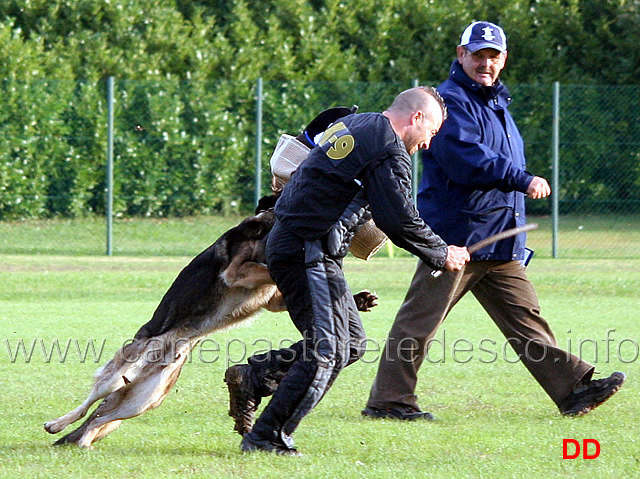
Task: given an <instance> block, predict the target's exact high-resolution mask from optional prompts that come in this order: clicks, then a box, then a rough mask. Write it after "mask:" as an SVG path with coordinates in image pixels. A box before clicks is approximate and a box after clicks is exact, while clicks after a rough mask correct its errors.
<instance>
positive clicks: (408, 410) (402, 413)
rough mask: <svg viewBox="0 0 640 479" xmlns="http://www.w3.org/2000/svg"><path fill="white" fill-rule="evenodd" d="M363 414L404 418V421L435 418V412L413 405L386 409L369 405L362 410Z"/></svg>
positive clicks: (375, 416)
mask: <svg viewBox="0 0 640 479" xmlns="http://www.w3.org/2000/svg"><path fill="white" fill-rule="evenodd" d="M362 415H363V416H365V417H371V418H376V419H402V420H404V421H415V420H417V419H424V420H426V421H433V419H434V418H433V414H431V413H428V412H423V411H421V410H420V409H418V408H414V407H411V406H397V407H390V408H386V409H378V408H376V407H370V406H367V407H366V408H364V409H363V410H362Z"/></svg>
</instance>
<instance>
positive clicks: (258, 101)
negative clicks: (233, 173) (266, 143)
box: [255, 78, 262, 205]
mask: <svg viewBox="0 0 640 479" xmlns="http://www.w3.org/2000/svg"><path fill="white" fill-rule="evenodd" d="M256 97H257V98H256V172H255V184H256V191H255V204H256V205H257V204H258V201H259V200H260V197H261V196H262V78H258V84H257V92H256Z"/></svg>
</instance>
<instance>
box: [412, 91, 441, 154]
mask: <svg viewBox="0 0 640 479" xmlns="http://www.w3.org/2000/svg"><path fill="white" fill-rule="evenodd" d="M411 121H412V127H411V128H410V129H409V130H408V131H407V133H406V134H405V138H403V141H404V144H405V146H406V147H407V151H408V152H409V155H413V154H414V153H415V152H417V151H418V150H426V149H427V148H429V145H430V144H431V138H433V137H434V136H436V133H438V130H440V127H441V126H442V121H443V119H442V110H441V109H440V106H439V105H438V104H437V103H436V101H435V100H433V101H430V102H429V108H428V110H427V111H426V112H422V111H418V112H416V113H414V114H413V116H412V120H411Z"/></svg>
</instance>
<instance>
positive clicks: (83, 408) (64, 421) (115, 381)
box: [44, 361, 125, 434]
mask: <svg viewBox="0 0 640 479" xmlns="http://www.w3.org/2000/svg"><path fill="white" fill-rule="evenodd" d="M113 369H114V368H113V361H110V362H109V363H107V365H106V366H105V367H104V368H102V369H101V370H99V371H98V374H97V375H96V381H95V383H94V385H93V387H92V388H91V392H90V393H89V396H88V397H87V399H85V401H84V402H83V403H82V404H80V406H78V407H77V408H75V409H74V410H72V411H70V412H68V413H67V414H65V415H64V416H61V417H59V418H57V419H54V420H52V421H49V422H47V423H45V425H44V429H45V430H46V431H47V432H48V433H50V434H56V433H58V432H60V431H62V430H63V429H64V428H65V427H67V426H68V425H69V424H71V423H74V422H76V421H77V420H78V419H81V418H83V417H84V416H85V415H86V414H87V411H89V408H90V407H91V406H92V405H93V404H94V403H95V402H96V401H97V400H98V399H102V398H103V397H105V396H107V395H109V394H110V393H112V392H113V391H114V390H116V389H117V388H120V387H123V386H124V385H125V381H124V379H123V378H122V377H121V376H117V377H114V376H113V375H112V373H113V372H114V371H113Z"/></svg>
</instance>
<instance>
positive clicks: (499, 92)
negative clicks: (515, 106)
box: [449, 59, 511, 105]
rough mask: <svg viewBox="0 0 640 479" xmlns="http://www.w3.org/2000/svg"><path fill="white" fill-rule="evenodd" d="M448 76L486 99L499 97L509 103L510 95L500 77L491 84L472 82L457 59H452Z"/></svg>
mask: <svg viewBox="0 0 640 479" xmlns="http://www.w3.org/2000/svg"><path fill="white" fill-rule="evenodd" d="M449 78H450V79H451V80H452V81H454V82H456V83H459V84H460V85H462V86H463V87H465V88H467V89H469V90H471V91H473V92H474V93H476V94H478V95H480V96H482V97H484V98H486V99H487V100H489V99H492V98H499V99H502V100H504V101H505V102H506V104H507V105H508V104H509V103H511V96H510V94H509V90H507V87H506V86H505V85H504V83H502V82H501V81H500V78H498V80H497V81H496V82H495V83H494V84H493V86H483V85H480V84H479V83H476V82H474V81H473V80H472V79H471V78H469V76H468V75H467V74H466V73H465V72H464V70H463V69H462V65H461V64H460V62H458V60H457V59H456V60H453V63H452V64H451V69H450V70H449Z"/></svg>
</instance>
